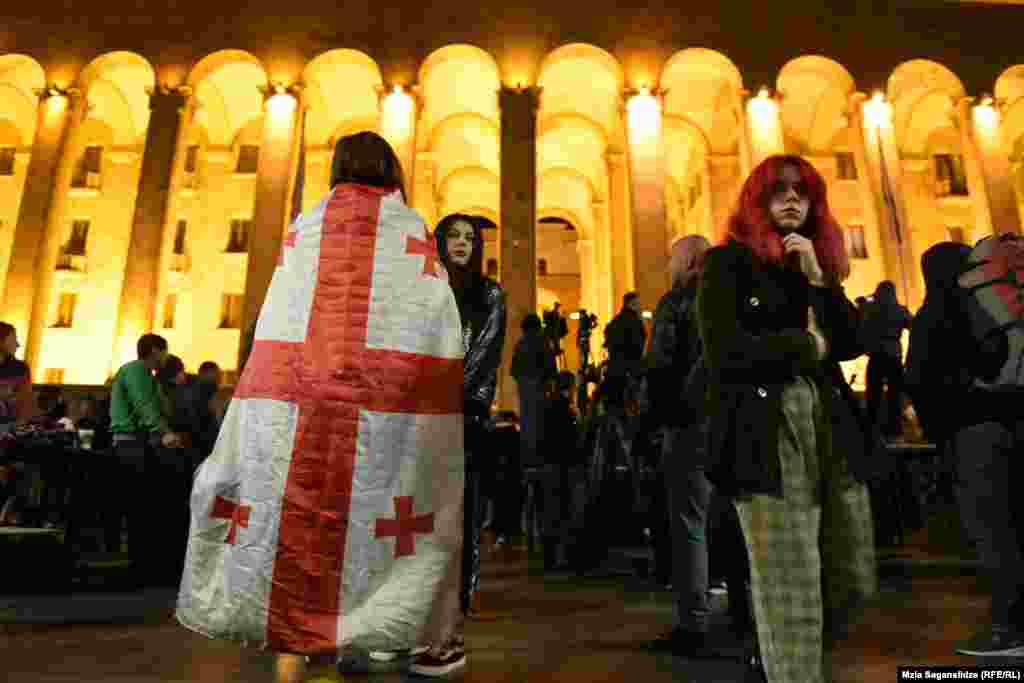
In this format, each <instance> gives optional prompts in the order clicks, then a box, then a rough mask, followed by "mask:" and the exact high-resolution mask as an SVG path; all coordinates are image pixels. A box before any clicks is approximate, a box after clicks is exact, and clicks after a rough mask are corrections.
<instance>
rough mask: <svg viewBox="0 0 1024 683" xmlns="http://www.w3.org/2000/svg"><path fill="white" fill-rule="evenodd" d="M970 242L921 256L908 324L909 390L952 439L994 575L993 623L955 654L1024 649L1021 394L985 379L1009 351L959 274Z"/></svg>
mask: <svg viewBox="0 0 1024 683" xmlns="http://www.w3.org/2000/svg"><path fill="white" fill-rule="evenodd" d="M970 253H971V249H970V248H969V247H967V246H964V245H962V244H955V243H952V242H943V243H940V244H936V245H934V246H933V247H931V248H930V249H928V251H926V252H925V253H924V255H923V256H922V257H921V269H922V271H923V273H924V280H925V286H926V294H925V300H924V304H923V305H922V306H921V309H920V310H919V311H918V313H917V316H916V317H915V318H914V322H913V324H912V326H911V330H910V349H909V351H908V354H907V392H908V393H909V395H910V398H911V401H912V402H913V405H914V410H915V411H916V412H917V416H918V419H919V420H920V421H921V427H922V429H923V430H924V433H925V436H926V437H927V438H928V439H929V440H930V441H932V442H935V443H938V444H942V445H945V446H947V447H949V446H951V447H952V449H953V460H954V461H955V463H956V475H957V480H958V482H959V483H958V486H957V499H958V501H959V505H960V516H961V518H962V519H963V521H964V527H965V529H966V531H967V533H968V535H970V536H971V537H973V538H974V539H975V540H976V541H977V544H978V555H979V557H980V559H981V561H982V564H983V566H984V567H985V569H986V571H987V572H988V573H989V575H990V577H991V586H992V611H991V621H992V623H991V625H990V626H986V627H984V628H982V629H980V630H979V631H978V633H977V634H975V635H974V636H973V637H972V638H971V639H970V640H969V641H968V642H966V643H963V644H960V645H958V646H957V648H956V652H957V653H958V654H963V655H973V656H1002V657H1013V656H1020V655H1024V585H1022V584H1024V578H1022V577H1024V552H1022V543H1021V540H1022V534H1021V530H1020V519H1019V517H1018V516H1016V515H1015V514H1014V504H1013V502H1012V501H1013V500H1014V496H1015V495H1016V491H1015V488H1016V487H1015V483H1016V481H1015V480H1014V476H1015V472H1014V469H1013V468H1014V466H1015V460H1016V459H1019V451H1020V446H1019V438H1018V437H1017V436H1016V435H1015V434H1014V431H1016V432H1017V433H1018V434H1019V433H1020V427H1019V424H1020V420H1019V417H1017V416H1016V415H1015V413H1019V400H1018V399H1016V398H1014V397H1013V396H1012V395H1001V394H1000V393H998V392H996V391H991V390H989V389H987V388H985V387H984V386H982V383H984V382H990V381H992V380H994V379H995V377H996V376H998V374H999V371H1000V370H1001V369H1002V366H1003V364H1004V363H1005V362H1006V360H1007V356H1008V343H1007V339H1006V337H1005V335H992V336H989V337H987V338H986V340H985V342H984V343H978V342H977V341H976V340H975V339H974V337H973V335H972V334H971V327H970V321H969V319H968V317H967V311H966V309H965V307H964V305H963V304H964V301H965V300H964V298H963V294H964V292H963V290H962V289H961V288H960V286H959V283H958V282H957V280H958V278H959V276H960V274H961V273H962V272H963V271H964V269H965V267H966V266H967V263H968V257H969V256H970Z"/></svg>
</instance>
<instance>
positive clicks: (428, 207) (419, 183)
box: [412, 152, 440, 230]
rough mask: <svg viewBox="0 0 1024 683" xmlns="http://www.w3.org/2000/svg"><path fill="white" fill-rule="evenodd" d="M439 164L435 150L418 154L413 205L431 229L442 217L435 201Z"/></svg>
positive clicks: (413, 188)
mask: <svg viewBox="0 0 1024 683" xmlns="http://www.w3.org/2000/svg"><path fill="white" fill-rule="evenodd" d="M436 173H437V165H436V162H435V161H434V154H433V152H419V153H417V154H416V177H415V179H414V184H413V187H412V206H413V208H414V209H416V210H417V211H419V213H420V215H421V216H423V220H425V221H427V223H428V224H429V225H430V228H431V230H433V229H434V226H435V225H437V221H439V220H440V217H439V216H438V214H437V209H438V206H437V204H436V202H435V201H434V183H435V182H436V178H437V176H436Z"/></svg>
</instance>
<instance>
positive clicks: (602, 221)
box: [580, 199, 629, 321]
mask: <svg viewBox="0 0 1024 683" xmlns="http://www.w3.org/2000/svg"><path fill="white" fill-rule="evenodd" d="M590 210H591V212H592V213H593V216H594V224H593V238H592V239H591V240H588V241H589V242H591V243H592V244H596V249H594V247H593V246H591V248H590V253H591V256H590V257H589V258H591V259H593V260H592V261H589V262H587V264H586V266H585V267H587V268H592V270H591V271H590V272H591V279H590V286H591V289H592V291H593V292H594V299H593V300H592V301H591V302H590V305H591V306H593V308H592V309H589V310H590V311H591V312H593V313H597V315H598V316H599V317H601V318H602V319H603V320H605V321H607V320H608V319H609V316H610V315H614V311H615V308H616V301H615V297H616V296H618V300H619V301H622V294H624V293H625V292H627V291H629V290H627V289H625V288H624V287H623V288H622V293H618V292H619V285H621V284H624V278H622V277H621V276H618V277H617V272H616V271H617V270H618V264H616V263H615V256H616V243H617V242H619V241H620V240H617V239H616V237H615V235H613V234H612V232H611V226H610V225H609V224H608V203H607V202H605V201H602V200H600V199H596V200H594V201H593V202H591V204H590ZM618 251H619V252H620V254H619V255H620V256H625V255H626V254H623V253H622V252H624V251H625V250H623V249H621V248H620V249H619V250H618ZM583 268H584V263H583V260H582V254H581V260H580V276H581V277H580V288H581V290H582V287H583V278H582V275H583V273H584V270H583ZM598 273H600V275H598Z"/></svg>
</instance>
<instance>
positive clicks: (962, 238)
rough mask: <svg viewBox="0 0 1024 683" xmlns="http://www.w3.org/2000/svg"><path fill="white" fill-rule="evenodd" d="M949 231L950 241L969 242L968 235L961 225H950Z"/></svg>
mask: <svg viewBox="0 0 1024 683" xmlns="http://www.w3.org/2000/svg"><path fill="white" fill-rule="evenodd" d="M947 230H948V231H949V241H950V242H957V243H958V244H967V236H966V235H965V234H964V229H963V228H962V227H959V226H950V227H949V228H947Z"/></svg>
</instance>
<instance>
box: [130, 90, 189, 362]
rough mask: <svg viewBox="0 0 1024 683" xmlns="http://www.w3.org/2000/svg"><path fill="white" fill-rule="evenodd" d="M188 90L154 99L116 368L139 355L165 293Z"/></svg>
mask: <svg viewBox="0 0 1024 683" xmlns="http://www.w3.org/2000/svg"><path fill="white" fill-rule="evenodd" d="M190 94H191V92H190V90H189V89H188V88H181V89H177V90H172V89H168V88H165V87H159V88H157V89H156V90H154V91H152V92H151V93H150V96H149V108H150V111H151V112H152V113H151V114H150V119H149V128H148V129H147V130H146V147H145V150H144V151H143V154H142V170H141V172H140V174H139V190H138V195H137V196H136V199H135V216H134V219H133V221H132V233H131V240H130V242H129V244H128V257H127V261H126V263H125V271H124V282H123V284H122V287H121V305H120V306H119V308H118V314H117V336H116V339H115V347H114V357H113V359H112V360H113V366H114V367H112V368H111V369H112V370H114V371H116V370H117V367H119V366H120V365H121V363H123V362H126V361H127V360H129V359H131V358H134V357H135V355H136V354H135V344H136V341H137V340H138V338H139V337H140V336H141V335H143V334H145V333H147V332H152V331H153V320H154V316H155V314H156V309H157V300H156V296H157V292H158V291H159V290H160V287H159V285H160V275H161V273H160V265H161V250H162V248H163V246H164V242H165V241H166V240H165V238H166V232H167V231H166V227H167V222H168V213H169V211H170V208H171V198H172V197H173V195H172V187H173V186H174V185H175V182H174V179H175V178H176V177H177V176H178V175H179V174H180V171H181V166H182V165H183V164H184V156H185V155H184V153H183V151H182V150H183V147H184V143H185V135H186V130H185V126H184V125H182V124H183V119H184V117H185V116H187V105H188V98H189V95H190Z"/></svg>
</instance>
